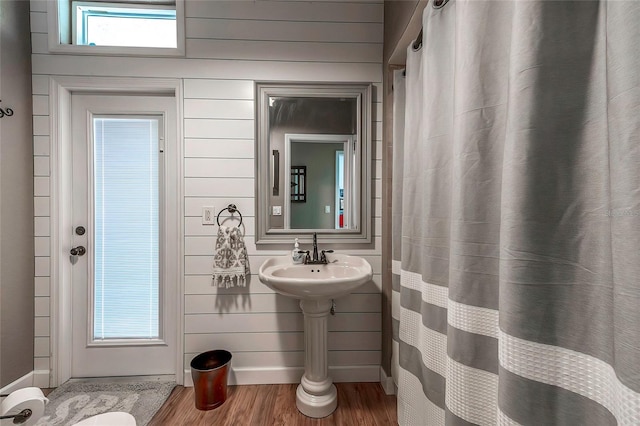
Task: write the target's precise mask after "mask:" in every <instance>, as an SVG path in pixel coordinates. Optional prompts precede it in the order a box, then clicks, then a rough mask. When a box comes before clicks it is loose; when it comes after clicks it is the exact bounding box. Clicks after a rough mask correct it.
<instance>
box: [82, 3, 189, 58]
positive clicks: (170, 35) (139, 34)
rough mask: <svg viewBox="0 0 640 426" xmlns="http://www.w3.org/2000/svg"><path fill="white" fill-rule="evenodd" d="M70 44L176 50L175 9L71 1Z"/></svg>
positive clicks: (156, 6) (161, 6) (147, 5)
mask: <svg viewBox="0 0 640 426" xmlns="http://www.w3.org/2000/svg"><path fill="white" fill-rule="evenodd" d="M72 15H73V21H72V22H73V44H77V45H89V46H119V47H161V48H176V47H177V40H178V37H177V25H176V9H175V6H165V5H153V4H126V3H117V4H116V3H102V2H73V3H72Z"/></svg>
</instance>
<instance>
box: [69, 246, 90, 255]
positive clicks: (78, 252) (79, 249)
mask: <svg viewBox="0 0 640 426" xmlns="http://www.w3.org/2000/svg"><path fill="white" fill-rule="evenodd" d="M86 252H87V249H86V248H84V247H83V246H78V247H74V248H72V249H71V250H69V253H70V254H71V256H84V255H85V253H86Z"/></svg>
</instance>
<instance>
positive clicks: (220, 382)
mask: <svg viewBox="0 0 640 426" xmlns="http://www.w3.org/2000/svg"><path fill="white" fill-rule="evenodd" d="M230 363H231V352H228V351H225V350H222V349H216V350H214V351H208V352H203V353H201V354H200V355H198V356H196V357H195V358H193V359H192V360H191V378H192V379H193V386H194V388H195V392H194V393H195V398H196V408H197V409H198V410H213V409H214V408H216V407H218V406H220V405H222V403H223V402H224V401H225V400H226V399H227V376H228V375H229V364H230Z"/></svg>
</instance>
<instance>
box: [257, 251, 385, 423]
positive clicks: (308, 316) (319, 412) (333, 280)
mask: <svg viewBox="0 0 640 426" xmlns="http://www.w3.org/2000/svg"><path fill="white" fill-rule="evenodd" d="M327 259H328V263H327V264H326V265H323V264H320V265H302V264H293V263H292V262H291V256H279V257H272V258H270V259H267V260H266V261H265V262H264V263H263V264H262V266H261V267H260V270H259V272H258V274H259V277H260V281H262V282H263V283H264V284H266V285H267V286H269V287H270V288H272V289H273V290H274V291H276V292H277V293H280V294H282V295H284V296H289V297H294V298H296V299H300V308H302V313H303V314H304V350H305V356H304V375H303V376H302V380H301V381H300V385H298V389H297V391H296V405H297V407H298V410H300V412H301V413H302V414H304V415H306V416H308V417H314V418H321V417H326V416H328V415H330V414H331V413H333V411H334V410H335V409H336V407H337V406H338V394H337V392H336V387H335V386H334V384H333V380H332V379H331V377H329V373H328V368H327V355H328V348H327V319H328V316H329V312H330V311H331V306H332V302H331V299H336V298H338V297H341V296H345V295H347V294H349V293H351V292H352V291H354V290H355V289H356V288H358V287H359V286H361V285H362V284H364V283H366V282H368V281H369V280H371V277H372V276H373V272H372V270H371V265H369V263H368V262H367V261H366V260H364V259H362V258H361V257H357V256H347V255H344V254H331V255H327Z"/></svg>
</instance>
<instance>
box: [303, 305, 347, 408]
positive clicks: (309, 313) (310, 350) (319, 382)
mask: <svg viewBox="0 0 640 426" xmlns="http://www.w3.org/2000/svg"><path fill="white" fill-rule="evenodd" d="M300 308H302V313H303V314H304V351H305V353H304V375H303V376H302V380H301V381H300V385H299V386H298V390H297V391H296V406H297V407H298V410H300V412H301V413H302V414H304V415H305V416H308V417H314V418H321V417H327V416H328V415H329V414H331V413H333V412H334V411H335V409H336V407H337V406H338V393H337V391H336V387H335V386H334V385H333V380H331V377H329V372H328V367H327V356H328V347H327V319H328V317H329V311H330V310H331V301H330V300H302V301H300Z"/></svg>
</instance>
